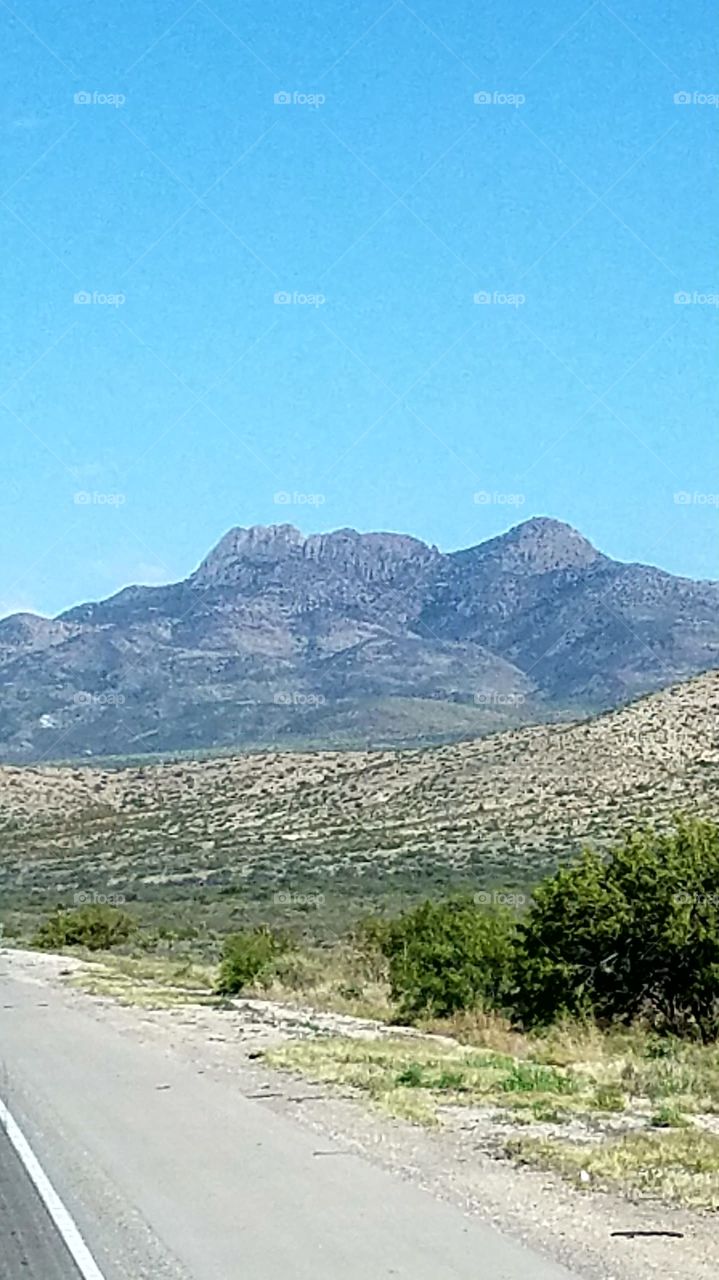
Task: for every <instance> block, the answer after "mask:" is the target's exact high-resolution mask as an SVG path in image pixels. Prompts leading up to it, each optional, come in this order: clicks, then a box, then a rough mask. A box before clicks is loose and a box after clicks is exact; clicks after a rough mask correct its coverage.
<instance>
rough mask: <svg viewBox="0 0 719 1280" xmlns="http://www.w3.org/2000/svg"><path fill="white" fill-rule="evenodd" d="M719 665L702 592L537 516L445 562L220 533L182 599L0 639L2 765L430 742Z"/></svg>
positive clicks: (707, 589)
mask: <svg viewBox="0 0 719 1280" xmlns="http://www.w3.org/2000/svg"><path fill="white" fill-rule="evenodd" d="M716 666H719V583H713V582H694V581H691V580H689V579H685V578H678V577H674V576H672V575H671V574H668V573H664V572H663V571H661V570H659V569H655V568H652V567H649V566H646V565H638V564H624V563H620V562H618V561H615V560H612V559H610V558H609V557H608V556H605V555H603V554H602V553H601V552H600V551H598V550H596V549H595V548H594V547H593V546H592V545H591V543H590V542H588V541H587V539H586V538H584V537H582V535H581V534H580V533H578V532H577V531H576V530H575V529H572V528H571V527H570V526H569V525H567V524H563V523H562V522H560V521H557V520H550V519H548V518H545V517H536V518H533V519H531V520H527V521H525V522H524V523H523V524H520V525H517V526H516V527H515V528H513V529H510V530H509V531H508V532H507V533H505V534H502V535H500V536H499V537H497V538H492V539H491V540H489V541H488V542H484V543H481V544H480V545H479V546H475V547H470V548H468V549H467V550H463V551H457V552H453V553H451V554H443V553H442V552H440V551H439V550H438V549H437V548H436V547H430V546H427V545H426V544H425V543H423V542H421V541H419V540H418V539H416V538H412V537H409V536H405V535H400V534H394V533H357V532H356V531H355V530H354V529H340V530H337V531H335V532H333V533H323V534H311V535H309V536H307V537H305V536H303V534H301V533H300V531H299V530H298V529H295V528H294V527H293V526H292V525H287V524H285V525H273V526H270V527H268V528H265V527H259V526H255V527H253V528H249V529H241V528H238V529H232V530H230V532H229V533H227V534H226V535H225V536H224V537H223V538H222V539H221V541H220V542H219V543H218V544H217V546H216V547H215V548H214V549H213V550H212V551H210V553H209V555H207V556H206V558H205V559H204V560H203V561H202V563H201V564H200V565H199V567H198V568H197V569H196V570H195V571H194V573H192V574H191V575H190V576H189V577H188V578H186V579H185V580H184V581H182V582H178V583H173V584H170V585H168V586H160V587H140V586H137V587H128V588H126V589H125V590H123V591H120V592H118V593H117V594H116V595H114V596H112V597H110V598H109V599H108V600H104V601H99V602H95V603H89V604H84V605H80V606H78V607H77V608H74V609H70V610H69V611H68V612H66V613H63V614H61V615H60V616H59V617H58V618H55V619H47V618H39V617H35V616H34V615H32V614H16V615H14V616H12V617H9V618H6V619H4V620H3V621H2V622H0V690H1V697H0V758H2V759H5V760H9V761H13V760H14V761H26V760H33V759H59V758H72V757H77V756H79V755H82V754H85V755H111V754H117V755H133V754H142V753H146V752H153V751H163V752H177V751H180V750H189V751H198V750H203V749H213V748H218V747H220V748H230V747H233V746H243V745H244V746H249V745H270V744H276V745H287V746H289V745H292V744H302V743H305V744H312V745H318V744H325V745H326V744H328V743H335V744H338V745H354V746H357V745H358V744H360V745H366V743H367V741H368V740H369V741H370V742H372V743H373V744H375V745H380V744H382V743H386V744H388V745H389V744H398V745H399V744H407V743H423V742H439V741H445V740H450V739H452V738H461V737H471V736H476V735H478V734H482V733H486V732H488V731H490V730H494V729H497V728H501V727H503V726H506V725H511V724H520V723H523V722H527V721H533V722H536V721H540V720H551V719H557V718H566V717H567V715H569V714H570V713H571V712H572V711H574V712H575V713H576V711H577V710H578V709H579V710H597V709H603V708H608V707H612V706H617V705H619V704H621V703H623V702H626V701H628V700H629V699H631V698H632V697H635V696H636V695H638V694H641V693H644V692H648V691H650V690H652V689H657V688H660V687H662V686H665V685H668V684H671V683H672V682H675V681H677V680H681V679H684V678H686V677H688V676H691V675H693V674H695V673H697V672H700V671H703V670H708V669H710V668H713V667H716Z"/></svg>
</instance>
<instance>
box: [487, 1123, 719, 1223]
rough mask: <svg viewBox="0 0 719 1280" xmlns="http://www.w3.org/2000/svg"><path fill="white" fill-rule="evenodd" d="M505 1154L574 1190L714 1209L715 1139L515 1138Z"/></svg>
mask: <svg viewBox="0 0 719 1280" xmlns="http://www.w3.org/2000/svg"><path fill="white" fill-rule="evenodd" d="M509 1151H510V1154H511V1155H512V1156H513V1157H514V1158H515V1159H516V1160H518V1161H520V1163H523V1164H529V1165H533V1166H535V1167H539V1168H543V1169H555V1170H556V1171H557V1172H559V1173H561V1174H562V1176H563V1177H565V1178H567V1179H569V1180H570V1181H572V1182H574V1183H576V1184H577V1185H578V1186H591V1185H593V1186H595V1187H601V1188H603V1189H606V1190H611V1191H621V1192H623V1193H624V1194H625V1195H626V1194H628V1195H632V1196H638V1197H651V1198H655V1199H660V1200H665V1201H669V1202H671V1203H679V1204H683V1205H686V1206H689V1207H691V1208H697V1209H713V1210H716V1209H719V1136H718V1135H716V1134H711V1133H703V1132H700V1131H697V1130H690V1129H683V1130H680V1131H675V1132H666V1133H656V1132H651V1133H631V1134H624V1135H623V1136H621V1137H617V1138H611V1137H610V1138H609V1139H606V1138H605V1139H604V1140H603V1141H602V1142H601V1143H593V1144H591V1145H589V1146H587V1145H586V1144H582V1145H579V1144H573V1143H569V1142H562V1141H559V1140H557V1139H553V1140H551V1141H550V1140H547V1139H540V1138H523V1137H520V1138H516V1139H513V1140H512V1141H511V1142H510V1144H509ZM583 1175H584V1176H583Z"/></svg>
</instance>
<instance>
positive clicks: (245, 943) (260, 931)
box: [217, 926, 288, 996]
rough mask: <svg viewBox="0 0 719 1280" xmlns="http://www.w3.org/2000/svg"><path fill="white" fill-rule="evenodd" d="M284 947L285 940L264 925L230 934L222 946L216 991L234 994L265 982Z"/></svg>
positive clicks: (285, 946) (286, 945) (227, 994)
mask: <svg viewBox="0 0 719 1280" xmlns="http://www.w3.org/2000/svg"><path fill="white" fill-rule="evenodd" d="M287 950H288V942H287V939H285V938H283V937H281V936H280V935H279V934H276V933H273V932H272V930H271V929H267V928H266V927H264V926H260V927H259V928H257V929H248V930H246V931H245V932H243V933H231V934H229V936H228V937H227V938H226V939H225V943H224V946H223V948H222V959H221V961H220V973H219V977H218V980H217V991H218V994H219V995H222V996H232V995H237V994H238V992H240V991H243V990H244V989H245V987H249V986H250V985H251V984H252V983H254V982H258V981H259V982H262V981H266V980H267V979H268V978H269V977H270V976H271V975H272V972H273V970H274V964H275V961H276V960H277V958H278V957H279V956H281V955H283V954H284V953H285V952H286V951H287Z"/></svg>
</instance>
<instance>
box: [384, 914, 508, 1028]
mask: <svg viewBox="0 0 719 1280" xmlns="http://www.w3.org/2000/svg"><path fill="white" fill-rule="evenodd" d="M514 930H515V923H514V919H513V917H512V916H511V914H510V913H509V912H508V911H504V910H498V911H488V910H486V909H484V908H481V907H478V906H477V905H476V904H475V902H474V900H473V898H471V897H466V896H463V897H456V898H448V899H446V900H445V901H443V902H430V901H427V902H424V903H423V904H422V905H421V906H419V907H416V908H415V909H414V910H412V911H407V912H405V913H404V914H403V915H401V916H399V917H398V919H396V920H393V921H391V922H390V923H389V925H388V926H387V927H386V929H385V930H383V932H382V933H381V934H380V946H381V948H382V950H383V952H384V954H385V956H386V957H387V960H388V962H389V981H390V988H391V991H392V997H393V999H394V1000H395V1001H396V1002H397V1004H398V1013H399V1015H400V1016H401V1017H403V1018H409V1019H412V1018H416V1017H418V1016H419V1015H422V1014H428V1015H431V1016H435V1017H446V1016H448V1015H450V1014H452V1013H455V1012H457V1011H459V1010H462V1009H471V1008H474V1007H476V1006H479V1005H486V1006H489V1007H492V1008H500V1007H501V1006H502V1005H503V1003H504V1001H505V999H506V997H507V994H508V992H509V990H510V987H511V975H512V964H513V953H514V948H513V935H514Z"/></svg>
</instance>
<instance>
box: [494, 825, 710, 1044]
mask: <svg viewBox="0 0 719 1280" xmlns="http://www.w3.org/2000/svg"><path fill="white" fill-rule="evenodd" d="M519 944H520V945H519V958H518V965H517V989H516V994H515V1007H516V1010H517V1012H518V1014H519V1015H520V1017H521V1018H522V1020H523V1022H524V1023H525V1025H528V1026H529V1025H542V1024H544V1025H546V1024H548V1023H550V1022H552V1021H553V1020H555V1019H556V1018H557V1017H559V1016H561V1015H562V1014H566V1013H569V1014H575V1015H576V1014H579V1015H582V1014H588V1015H590V1016H592V1017H594V1018H596V1019H597V1020H599V1021H600V1022H601V1021H606V1022H609V1021H614V1020H616V1021H621V1022H626V1023H628V1022H631V1021H632V1020H633V1019H635V1018H639V1017H643V1018H645V1019H646V1020H647V1021H649V1023H650V1024H651V1025H652V1026H653V1027H654V1028H655V1029H657V1030H659V1031H662V1032H666V1031H670V1032H673V1033H674V1034H676V1035H679V1036H685V1037H686V1036H693V1037H695V1038H700V1039H702V1040H704V1041H705V1042H709V1041H711V1040H714V1039H716V1038H717V1036H718V1035H719V828H718V827H717V826H716V825H715V824H714V823H711V822H707V821H703V820H685V819H677V821H676V824H675V827H674V830H673V831H671V832H669V833H666V834H658V833H657V832H655V831H653V830H651V829H649V828H644V829H642V830H639V831H635V832H633V833H632V834H631V835H629V836H627V837H626V838H625V840H624V841H623V843H622V844H620V845H618V846H617V847H616V848H615V849H614V850H613V851H612V853H611V854H610V856H609V857H608V858H603V857H602V856H601V855H600V854H599V853H596V852H594V851H589V850H588V851H586V852H585V853H584V854H583V855H582V856H581V857H580V858H579V859H578V860H577V861H576V862H575V863H574V864H573V865H571V866H569V867H567V868H564V869H562V870H560V871H558V872H557V873H556V874H555V875H553V876H551V877H549V878H548V879H546V880H544V881H543V882H542V883H541V884H540V885H539V887H538V888H537V889H536V891H535V893H534V898H533V904H532V907H531V909H530V911H529V914H528V917H527V919H526V921H525V922H524V923H523V924H522V925H521V926H520V929H519Z"/></svg>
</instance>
